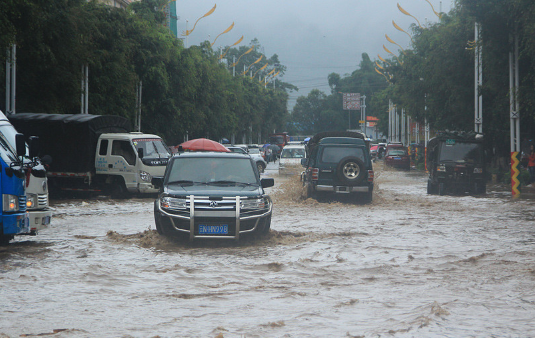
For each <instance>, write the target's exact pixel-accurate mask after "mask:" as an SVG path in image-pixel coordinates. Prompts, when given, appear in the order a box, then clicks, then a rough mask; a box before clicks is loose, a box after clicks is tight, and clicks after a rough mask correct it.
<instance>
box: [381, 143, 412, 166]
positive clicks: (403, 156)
mask: <svg viewBox="0 0 535 338" xmlns="http://www.w3.org/2000/svg"><path fill="white" fill-rule="evenodd" d="M385 166H389V167H394V168H400V169H405V170H410V169H411V159H410V157H409V152H408V150H407V148H405V147H391V148H390V149H388V150H387V151H386V155H385Z"/></svg>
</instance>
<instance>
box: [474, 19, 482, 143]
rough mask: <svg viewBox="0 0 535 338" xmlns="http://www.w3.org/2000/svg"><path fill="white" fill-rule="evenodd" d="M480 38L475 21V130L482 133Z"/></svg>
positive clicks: (477, 24)
mask: <svg viewBox="0 0 535 338" xmlns="http://www.w3.org/2000/svg"><path fill="white" fill-rule="evenodd" d="M480 39H481V33H480V25H479V23H477V22H476V23H475V57H474V59H475V65H474V70H475V81H474V82H475V88H474V95H475V102H474V103H475V104H474V106H475V109H474V110H475V118H474V122H475V132H476V133H483V95H481V86H483V60H482V47H481V44H480V43H479V42H480Z"/></svg>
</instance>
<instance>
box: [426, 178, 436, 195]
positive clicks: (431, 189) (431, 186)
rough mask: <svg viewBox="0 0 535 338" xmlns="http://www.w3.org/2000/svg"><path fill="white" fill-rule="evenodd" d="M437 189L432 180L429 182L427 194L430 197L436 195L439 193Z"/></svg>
mask: <svg viewBox="0 0 535 338" xmlns="http://www.w3.org/2000/svg"><path fill="white" fill-rule="evenodd" d="M436 191H437V187H436V186H435V185H434V184H433V182H432V181H431V180H427V193H428V194H429V195H434V194H436V193H437V192H436Z"/></svg>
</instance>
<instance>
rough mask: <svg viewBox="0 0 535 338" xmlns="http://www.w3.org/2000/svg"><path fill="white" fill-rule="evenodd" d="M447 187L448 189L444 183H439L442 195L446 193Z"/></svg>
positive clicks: (439, 190)
mask: <svg viewBox="0 0 535 338" xmlns="http://www.w3.org/2000/svg"><path fill="white" fill-rule="evenodd" d="M445 189H446V188H445V187H444V183H439V184H438V194H439V195H440V196H442V195H444V193H445Z"/></svg>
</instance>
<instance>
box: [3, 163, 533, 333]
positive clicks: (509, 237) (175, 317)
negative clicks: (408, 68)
mask: <svg viewBox="0 0 535 338" xmlns="http://www.w3.org/2000/svg"><path fill="white" fill-rule="evenodd" d="M381 164H382V163H381ZM271 166H273V164H270V167H271ZM381 166H382V165H380V164H379V165H378V166H377V168H376V171H377V174H376V177H377V180H376V182H377V185H376V193H375V196H374V201H373V203H372V204H371V205H361V204H357V203H348V202H344V201H327V202H322V203H318V202H316V201H314V200H310V199H309V200H305V201H303V200H300V199H299V196H300V195H299V182H298V181H297V180H293V179H287V178H285V179H279V178H278V175H277V172H276V171H275V170H268V172H267V174H266V175H270V176H274V177H275V179H276V180H277V182H278V185H277V187H275V188H272V190H271V194H272V196H273V198H274V201H275V208H274V216H273V222H272V231H271V234H270V235H269V237H268V238H266V239H263V240H256V241H251V240H249V241H243V242H240V243H238V244H235V243H233V242H230V243H221V242H217V243H213V242H210V243H209V244H207V243H203V242H201V243H193V244H189V243H175V242H170V241H168V240H167V239H165V238H163V237H161V236H159V235H158V234H157V233H156V231H155V227H154V222H153V214H152V208H153V207H152V199H150V198H146V199H132V200H126V201H118V200H109V199H101V200H90V201H80V200H69V201H60V202H57V203H55V208H56V212H55V218H54V221H53V225H52V227H51V228H50V229H47V230H45V231H42V232H41V233H40V234H39V235H38V236H37V237H31V238H28V237H20V238H17V239H16V240H15V241H14V242H12V244H10V245H9V246H8V247H1V248H0V285H1V288H0V337H21V336H22V337H34V336H47V337H391V336H393V337H437V336H439V337H533V336H535V321H534V317H535V222H534V219H535V207H534V206H535V200H533V199H530V198H521V199H519V200H517V201H511V199H510V198H509V194H508V193H507V192H499V191H498V190H496V189H495V188H493V187H490V188H489V194H487V195H486V196H485V197H478V198H475V197H469V196H428V195H427V194H426V188H425V187H426V178H425V177H424V176H423V175H422V174H421V173H416V172H411V173H407V172H398V171H383V170H381V168H380V167H381ZM273 168H275V167H273ZM525 196H529V194H525ZM531 197H533V196H532V195H531Z"/></svg>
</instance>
